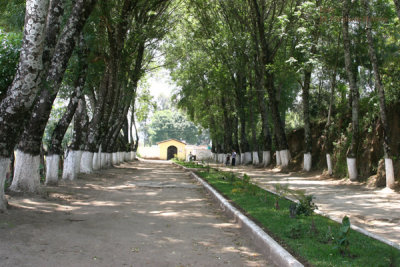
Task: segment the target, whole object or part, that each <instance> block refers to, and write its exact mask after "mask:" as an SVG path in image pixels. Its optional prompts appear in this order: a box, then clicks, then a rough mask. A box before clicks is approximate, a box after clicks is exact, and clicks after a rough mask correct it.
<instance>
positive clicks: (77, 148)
mask: <svg viewBox="0 0 400 267" xmlns="http://www.w3.org/2000/svg"><path fill="white" fill-rule="evenodd" d="M87 123H88V117H87V114H86V102H85V99H84V98H82V99H80V100H79V102H78V107H77V109H76V112H75V117H74V131H73V135H72V143H71V145H70V147H69V148H68V150H67V151H66V152H65V157H64V169H63V176H62V178H63V179H65V180H75V179H76V177H77V175H78V173H79V171H80V164H81V157H82V149H83V147H84V140H85V139H86V133H87Z"/></svg>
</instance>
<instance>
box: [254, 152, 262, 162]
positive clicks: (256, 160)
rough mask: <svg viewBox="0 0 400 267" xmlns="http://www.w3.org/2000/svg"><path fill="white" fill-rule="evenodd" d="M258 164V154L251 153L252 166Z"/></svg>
mask: <svg viewBox="0 0 400 267" xmlns="http://www.w3.org/2000/svg"><path fill="white" fill-rule="evenodd" d="M258 164H260V159H259V158H258V152H257V151H253V165H258Z"/></svg>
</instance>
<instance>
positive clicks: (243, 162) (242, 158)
mask: <svg viewBox="0 0 400 267" xmlns="http://www.w3.org/2000/svg"><path fill="white" fill-rule="evenodd" d="M245 162H246V160H245V153H242V154H240V164H242V165H244V164H245Z"/></svg>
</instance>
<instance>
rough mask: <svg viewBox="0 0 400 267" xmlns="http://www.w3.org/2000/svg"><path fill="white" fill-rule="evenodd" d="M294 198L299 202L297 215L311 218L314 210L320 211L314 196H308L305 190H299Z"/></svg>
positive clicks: (296, 207)
mask: <svg viewBox="0 0 400 267" xmlns="http://www.w3.org/2000/svg"><path fill="white" fill-rule="evenodd" d="M295 192H296V193H295V194H294V196H295V197H296V199H297V200H298V201H299V202H298V203H296V206H295V214H296V215H304V216H311V215H312V214H313V212H314V210H316V209H318V207H317V205H315V203H314V202H313V198H314V196H313V195H306V194H305V191H304V190H297V191H295Z"/></svg>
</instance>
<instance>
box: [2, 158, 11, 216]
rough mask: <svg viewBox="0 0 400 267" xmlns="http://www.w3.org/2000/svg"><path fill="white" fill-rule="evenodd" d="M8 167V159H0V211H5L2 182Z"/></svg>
mask: <svg viewBox="0 0 400 267" xmlns="http://www.w3.org/2000/svg"><path fill="white" fill-rule="evenodd" d="M9 166H10V158H3V157H0V211H5V210H6V209H7V199H6V196H5V194H4V182H5V180H6V174H7V172H8V168H9Z"/></svg>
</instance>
